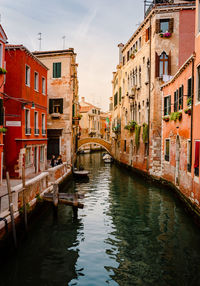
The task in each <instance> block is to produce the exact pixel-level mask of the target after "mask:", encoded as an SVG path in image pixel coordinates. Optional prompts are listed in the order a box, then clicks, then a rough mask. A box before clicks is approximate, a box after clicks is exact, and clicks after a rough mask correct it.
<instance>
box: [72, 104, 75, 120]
mask: <svg viewBox="0 0 200 286" xmlns="http://www.w3.org/2000/svg"><path fill="white" fill-rule="evenodd" d="M72 117H75V105H74V104H73V105H72Z"/></svg>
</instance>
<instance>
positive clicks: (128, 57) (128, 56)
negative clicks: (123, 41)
mask: <svg viewBox="0 0 200 286" xmlns="http://www.w3.org/2000/svg"><path fill="white" fill-rule="evenodd" d="M129 59H130V55H129V51H128V52H127V62H128V61H129Z"/></svg>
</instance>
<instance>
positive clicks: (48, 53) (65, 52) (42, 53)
mask: <svg viewBox="0 0 200 286" xmlns="http://www.w3.org/2000/svg"><path fill="white" fill-rule="evenodd" d="M33 54H34V55H35V56H37V57H43V56H51V55H52V56H55V55H69V54H70V55H71V54H72V55H76V53H74V49H73V48H69V49H65V50H55V51H35V52H33Z"/></svg>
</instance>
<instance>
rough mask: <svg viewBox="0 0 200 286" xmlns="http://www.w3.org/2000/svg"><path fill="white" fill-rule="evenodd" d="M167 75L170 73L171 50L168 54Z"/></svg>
mask: <svg viewBox="0 0 200 286" xmlns="http://www.w3.org/2000/svg"><path fill="white" fill-rule="evenodd" d="M168 75H171V52H169V55H168Z"/></svg>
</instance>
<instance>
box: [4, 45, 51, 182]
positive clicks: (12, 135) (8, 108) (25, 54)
mask: <svg viewBox="0 0 200 286" xmlns="http://www.w3.org/2000/svg"><path fill="white" fill-rule="evenodd" d="M6 69H7V71H8V72H7V74H6V84H5V94H4V107H5V126H6V129H7V131H6V135H5V144H4V154H5V155H4V157H5V160H4V162H5V171H9V173H10V176H11V177H21V175H22V166H23V165H25V173H26V175H30V174H32V173H38V172H40V171H44V170H45V169H46V167H47V161H46V153H47V134H46V120H47V70H48V69H47V67H46V66H45V65H44V64H43V63H42V62H41V61H39V60H38V59H37V58H36V57H35V56H34V55H33V54H32V53H31V52H30V51H29V50H28V49H27V48H26V47H24V46H23V45H7V46H6Z"/></svg>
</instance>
